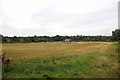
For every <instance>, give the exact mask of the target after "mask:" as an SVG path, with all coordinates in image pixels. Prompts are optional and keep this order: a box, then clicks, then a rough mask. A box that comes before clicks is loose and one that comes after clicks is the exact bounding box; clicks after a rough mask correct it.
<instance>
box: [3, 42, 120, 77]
mask: <svg viewBox="0 0 120 80" xmlns="http://www.w3.org/2000/svg"><path fill="white" fill-rule="evenodd" d="M117 48H118V44H117V43H116V42H69V43H65V42H40V43H6V44H3V45H2V51H3V52H6V56H5V58H10V59H11V64H10V65H9V67H8V70H7V71H6V67H5V65H3V77H5V78H43V75H48V76H49V77H55V78H116V77H118V75H117V74H118V50H117Z"/></svg>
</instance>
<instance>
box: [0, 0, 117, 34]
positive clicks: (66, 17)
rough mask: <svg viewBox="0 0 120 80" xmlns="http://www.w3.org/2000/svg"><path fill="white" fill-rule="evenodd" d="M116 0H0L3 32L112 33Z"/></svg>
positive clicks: (115, 26)
mask: <svg viewBox="0 0 120 80" xmlns="http://www.w3.org/2000/svg"><path fill="white" fill-rule="evenodd" d="M118 2H119V0H0V34H2V35H4V36H32V35H38V36H44V35H47V36H54V35H63V36H64V35H70V36H71V35H111V34H112V33H111V32H112V31H113V30H115V29H117V28H118Z"/></svg>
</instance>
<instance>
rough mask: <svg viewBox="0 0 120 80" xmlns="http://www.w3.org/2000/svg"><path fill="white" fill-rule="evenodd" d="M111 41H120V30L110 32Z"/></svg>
mask: <svg viewBox="0 0 120 80" xmlns="http://www.w3.org/2000/svg"><path fill="white" fill-rule="evenodd" d="M112 41H120V29H116V30H115V31H112Z"/></svg>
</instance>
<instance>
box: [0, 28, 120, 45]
mask: <svg viewBox="0 0 120 80" xmlns="http://www.w3.org/2000/svg"><path fill="white" fill-rule="evenodd" d="M0 38H2V43H31V42H56V41H65V39H70V41H72V42H73V41H74V42H80V41H120V29H116V30H115V31H112V36H101V35H100V36H83V35H77V36H60V35H56V36H52V37H50V36H37V35H34V36H28V37H17V36H14V37H8V36H3V35H0Z"/></svg>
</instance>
